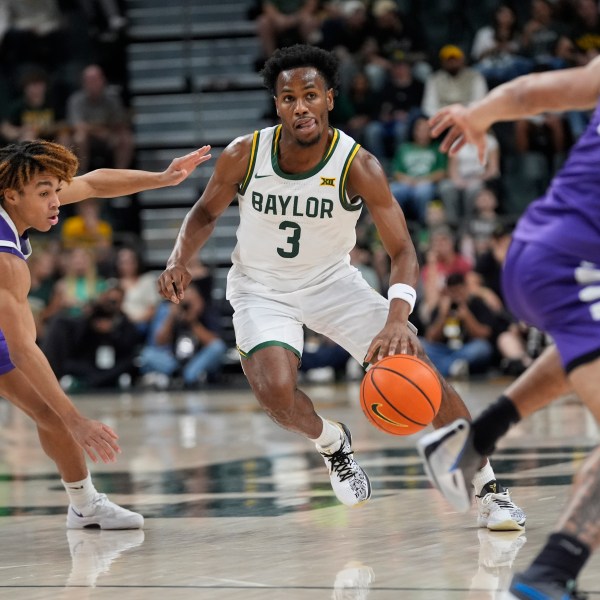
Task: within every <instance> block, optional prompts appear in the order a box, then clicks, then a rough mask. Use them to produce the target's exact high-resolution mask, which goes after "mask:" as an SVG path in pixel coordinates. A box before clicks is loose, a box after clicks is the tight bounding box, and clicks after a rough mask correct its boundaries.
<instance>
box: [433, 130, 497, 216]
mask: <svg viewBox="0 0 600 600" xmlns="http://www.w3.org/2000/svg"><path fill="white" fill-rule="evenodd" d="M499 178H500V146H499V144H498V141H497V140H496V138H495V136H494V135H492V133H491V132H490V133H489V134H488V135H487V157H486V162H485V164H482V163H481V161H480V160H479V156H478V154H477V148H476V147H475V146H474V145H473V144H465V145H464V146H463V147H462V148H461V149H460V150H459V151H458V152H457V153H456V154H454V155H450V156H449V157H448V179H446V180H444V181H442V182H441V183H440V186H439V188H440V197H441V198H442V201H443V203H444V206H445V207H446V214H447V216H448V221H449V222H450V223H452V224H453V225H458V224H459V223H460V222H461V220H462V219H463V218H464V217H466V218H467V219H468V218H470V217H471V216H472V215H473V212H474V205H475V198H476V197H477V194H479V191H480V190H481V189H482V188H483V187H484V186H485V185H496V186H498V185H499Z"/></svg>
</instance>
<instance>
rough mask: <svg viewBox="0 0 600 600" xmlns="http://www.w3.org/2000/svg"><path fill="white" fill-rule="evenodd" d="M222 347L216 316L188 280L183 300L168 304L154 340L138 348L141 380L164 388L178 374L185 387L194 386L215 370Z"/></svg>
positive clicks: (212, 376)
mask: <svg viewBox="0 0 600 600" xmlns="http://www.w3.org/2000/svg"><path fill="white" fill-rule="evenodd" d="M226 350H227V347H226V345H225V342H224V341H223V340H222V339H221V336H220V326H219V323H218V320H217V317H216V315H215V313H214V312H213V311H211V310H207V303H206V300H205V298H204V296H203V295H202V293H201V291H200V289H199V288H198V286H196V285H195V281H194V280H192V283H191V285H190V286H189V287H188V288H187V290H186V292H185V298H184V300H183V301H182V302H181V303H179V304H171V306H170V309H169V310H168V313H167V315H166V317H165V318H164V320H163V321H162V323H161V324H160V326H159V327H158V329H157V331H156V332H155V335H154V340H150V341H149V343H147V344H146V345H145V346H144V348H143V349H142V353H141V372H142V373H144V376H143V379H142V381H143V382H144V383H146V384H149V385H156V387H160V388H165V387H167V386H168V385H169V383H171V382H172V378H173V377H176V376H179V375H180V376H181V377H182V378H183V383H184V385H185V386H186V387H190V388H193V387H196V386H197V385H199V384H203V383H206V382H207V380H209V378H214V377H215V376H216V375H217V374H218V373H219V371H220V369H221V367H222V364H223V358H224V356H225V352H226Z"/></svg>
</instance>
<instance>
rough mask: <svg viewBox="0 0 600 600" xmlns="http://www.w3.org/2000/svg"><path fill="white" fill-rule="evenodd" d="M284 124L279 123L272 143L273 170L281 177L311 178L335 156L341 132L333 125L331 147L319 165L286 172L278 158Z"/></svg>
mask: <svg viewBox="0 0 600 600" xmlns="http://www.w3.org/2000/svg"><path fill="white" fill-rule="evenodd" d="M282 129H283V128H282V126H281V125H278V126H277V129H276V130H275V132H274V133H273V143H272V144H271V164H272V165H273V170H274V171H275V173H277V175H279V177H282V178H283V179H293V180H298V179H309V178H310V177H312V176H313V175H315V174H316V173H318V172H319V171H320V170H321V169H322V168H323V167H324V166H325V165H326V164H327V163H328V162H329V159H330V158H331V157H332V156H333V153H334V151H335V149H336V147H337V145H338V142H339V141H340V132H339V131H338V130H337V129H336V128H335V127H332V130H333V138H332V139H331V144H330V145H329V149H328V150H327V152H326V154H325V156H324V157H323V158H322V159H321V160H320V161H319V163H318V164H317V165H315V166H314V167H313V168H312V169H310V171H305V172H304V173H285V172H284V171H282V170H281V169H280V168H279V161H278V160H277V152H278V150H279V138H280V137H281V131H282Z"/></svg>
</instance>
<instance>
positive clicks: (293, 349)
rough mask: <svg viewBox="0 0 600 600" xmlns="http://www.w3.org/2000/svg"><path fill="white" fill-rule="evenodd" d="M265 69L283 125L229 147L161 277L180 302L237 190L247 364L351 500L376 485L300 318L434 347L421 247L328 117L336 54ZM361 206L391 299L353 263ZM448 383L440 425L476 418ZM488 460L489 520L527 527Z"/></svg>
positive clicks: (281, 59) (371, 165)
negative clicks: (324, 395)
mask: <svg viewBox="0 0 600 600" xmlns="http://www.w3.org/2000/svg"><path fill="white" fill-rule="evenodd" d="M262 75H263V79H264V82H265V85H266V86H267V88H268V89H269V90H270V92H271V93H272V94H273V96H274V100H275V106H276V109H277V114H278V115H279V117H280V119H281V125H278V126H276V127H270V128H267V129H263V130H262V131H257V132H255V133H254V134H253V135H248V136H244V137H240V138H238V139H236V140H234V141H233V142H232V143H231V144H230V145H229V146H228V147H227V148H226V149H225V150H224V152H223V153H222V155H221V156H220V158H219V160H218V161H217V163H216V166H215V171H214V173H213V175H212V177H211V179H210V181H209V183H208V185H207V187H206V190H205V191H204V193H203V194H202V196H201V198H200V199H199V200H198V201H197V202H196V204H195V205H194V207H193V208H192V209H191V210H190V212H189V213H188V215H187V216H186V218H185V220H184V222H183V225H182V227H181V230H180V232H179V235H178V237H177V240H176V242H175V247H174V249H173V252H172V253H171V256H170V258H169V260H168V263H167V268H166V270H165V271H164V272H163V273H162V275H161V276H160V278H159V288H160V291H161V294H162V295H163V296H164V297H165V298H168V299H169V300H171V301H173V302H176V303H177V302H179V301H181V299H182V298H183V293H184V290H185V288H186V287H187V285H188V284H189V282H190V274H189V272H188V270H187V268H186V265H187V264H188V262H189V261H190V259H191V258H192V257H193V256H194V255H195V254H196V252H197V251H198V249H199V248H200V247H202V246H203V245H204V244H205V243H206V241H207V240H208V238H209V236H210V234H211V233H212V231H213V229H214V227H215V222H216V220H217V218H218V217H219V215H220V214H221V213H222V212H223V211H224V210H225V209H226V208H227V206H229V204H231V202H232V201H233V199H234V198H236V197H237V200H238V203H239V207H240V215H241V221H240V226H239V229H238V231H237V238H238V241H237V246H236V248H235V250H234V252H233V256H232V259H233V266H232V268H231V270H230V273H229V276H228V282H227V298H228V299H229V301H230V302H231V305H232V306H233V309H234V315H233V324H234V328H235V333H236V340H237V345H238V349H239V352H240V354H241V356H242V366H243V369H244V373H245V375H246V377H247V378H248V381H249V382H250V385H251V387H252V389H253V391H254V394H255V395H256V397H257V399H258V401H259V402H260V404H261V406H262V407H263V409H264V410H265V411H266V412H267V414H268V415H269V416H270V417H271V418H272V419H273V420H274V421H275V422H276V423H278V424H279V425H280V426H281V427H284V428H286V429H289V430H291V431H294V432H296V433H299V434H301V435H303V436H305V437H306V438H308V439H310V440H312V441H313V442H314V443H315V444H316V446H317V449H318V450H319V452H320V453H321V454H322V455H323V457H324V459H325V463H326V465H327V466H328V469H329V473H330V478H331V483H332V486H333V490H334V492H335V494H336V496H337V497H338V499H339V500H340V501H341V502H343V503H344V504H346V505H354V504H358V503H360V502H364V501H365V500H368V498H369V497H370V495H371V485H370V483H369V479H368V477H367V475H366V473H365V472H364V471H363V469H362V468H361V467H360V466H359V465H358V464H357V463H356V461H355V460H354V458H353V452H352V448H351V437H350V432H349V431H348V428H347V427H346V426H345V425H343V424H340V423H335V422H331V421H328V420H325V419H323V418H321V417H320V416H319V415H318V414H317V413H316V412H315V409H314V407H313V404H312V402H311V400H310V399H309V398H308V396H307V395H306V394H305V393H304V392H302V391H301V390H299V389H298V387H297V372H298V364H299V361H300V359H301V355H302V349H303V330H302V326H303V325H306V326H307V327H308V328H310V329H312V330H314V331H317V332H319V333H322V334H324V335H325V336H327V337H329V338H330V339H332V340H333V341H334V342H336V343H337V344H339V345H340V346H342V347H343V348H345V349H346V350H347V351H348V352H349V353H350V354H351V355H352V356H353V357H354V358H355V359H357V360H358V361H359V362H361V363H370V362H374V361H376V360H378V359H380V358H383V357H384V356H387V355H389V354H395V353H411V354H418V355H419V356H421V357H423V352H422V350H421V348H420V346H419V343H418V340H417V337H416V336H415V334H414V332H413V331H411V329H410V327H411V326H410V325H409V322H408V318H409V315H410V313H411V311H412V309H413V307H414V303H415V299H416V292H415V290H414V286H415V285H416V283H417V278H418V269H419V267H418V262H417V256H416V252H415V249H414V247H413V244H412V242H411V239H410V236H409V233H408V230H407V227H406V222H405V219H404V215H403V213H402V210H401V208H400V206H399V205H398V203H397V202H396V200H395V199H394V197H393V196H392V194H391V192H390V189H389V186H388V181H387V177H386V175H385V173H384V171H383V170H382V168H381V165H380V164H379V162H378V161H377V160H376V159H375V158H374V157H373V156H372V155H371V154H370V153H369V152H367V151H365V150H364V149H362V148H361V147H360V146H359V145H358V144H357V143H356V142H355V141H354V140H353V139H352V138H350V137H348V136H347V135H346V134H344V133H343V132H342V131H339V130H337V129H334V128H332V127H330V126H329V118H328V114H329V111H330V110H331V109H332V108H333V102H334V94H335V92H334V90H335V87H336V85H337V60H336V58H335V57H334V56H333V55H332V54H331V53H329V52H326V51H324V50H321V49H320V48H316V47H313V46H303V45H297V46H293V47H290V48H285V49H283V50H279V51H277V52H275V53H274V54H273V56H272V57H271V58H270V59H269V60H268V61H267V62H266V64H265V67H264V69H263V71H262ZM363 205H366V206H367V208H368V209H369V212H370V213H371V215H372V218H373V221H374V222H375V225H376V226H377V230H378V232H379V235H380V236H381V240H382V242H383V244H384V246H385V249H386V250H387V252H388V254H389V256H390V258H391V275H390V289H389V294H388V299H386V298H384V297H383V296H381V295H380V294H378V293H377V292H375V291H374V290H373V289H372V288H370V287H369V285H368V284H367V283H366V282H365V280H364V279H363V278H362V276H361V274H360V273H359V271H358V270H357V269H355V268H354V267H352V266H351V265H350V262H349V252H350V250H351V249H352V248H353V247H354V245H355V242H356V233H355V226H356V222H357V220H358V217H359V214H360V211H361V209H362V208H363ZM413 329H414V328H413ZM425 359H426V357H425ZM426 360H427V359H426ZM429 364H431V362H430V361H429ZM440 379H441V378H440ZM441 382H442V387H443V400H442V406H441V409H440V411H439V413H438V415H437V417H436V419H435V421H434V425H435V426H436V427H439V426H441V425H443V424H445V423H448V422H450V421H452V420H453V419H455V418H457V417H459V416H462V417H465V418H469V413H468V411H467V408H466V407H465V405H464V404H463V402H462V400H461V399H460V397H459V396H458V395H457V394H456V392H455V391H454V390H453V389H452V387H451V386H450V385H448V384H447V383H446V382H445V381H444V380H443V379H441ZM483 462H484V464H483V466H482V469H481V470H480V471H479V472H478V473H477V474H476V475H475V478H474V481H473V482H474V486H475V493H476V494H477V495H478V496H480V497H481V498H483V497H484V496H487V500H486V502H485V503H484V502H483V501H482V502H480V524H481V525H482V526H487V527H490V528H502V529H522V527H523V524H524V522H525V515H524V514H523V513H522V511H521V510H520V509H519V508H518V507H517V506H515V505H514V504H513V503H512V502H511V501H510V497H509V495H508V493H507V492H506V491H505V490H503V489H502V488H501V486H500V484H499V483H497V482H496V481H495V476H494V472H493V470H492V468H491V466H490V465H489V463H488V462H487V460H484V461H483Z"/></svg>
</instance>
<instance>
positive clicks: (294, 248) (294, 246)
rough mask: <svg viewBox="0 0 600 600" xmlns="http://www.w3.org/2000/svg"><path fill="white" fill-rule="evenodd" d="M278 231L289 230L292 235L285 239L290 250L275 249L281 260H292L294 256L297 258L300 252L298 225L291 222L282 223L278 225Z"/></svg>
mask: <svg viewBox="0 0 600 600" xmlns="http://www.w3.org/2000/svg"><path fill="white" fill-rule="evenodd" d="M279 229H282V230H283V229H291V230H292V234H291V235H289V236H288V237H287V239H286V242H287V243H288V244H289V245H290V248H289V249H285V248H277V254H279V256H281V257H282V258H294V257H295V256H298V252H300V233H301V232H302V229H301V227H300V225H298V223H294V222H293V221H282V222H281V223H280V225H279Z"/></svg>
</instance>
